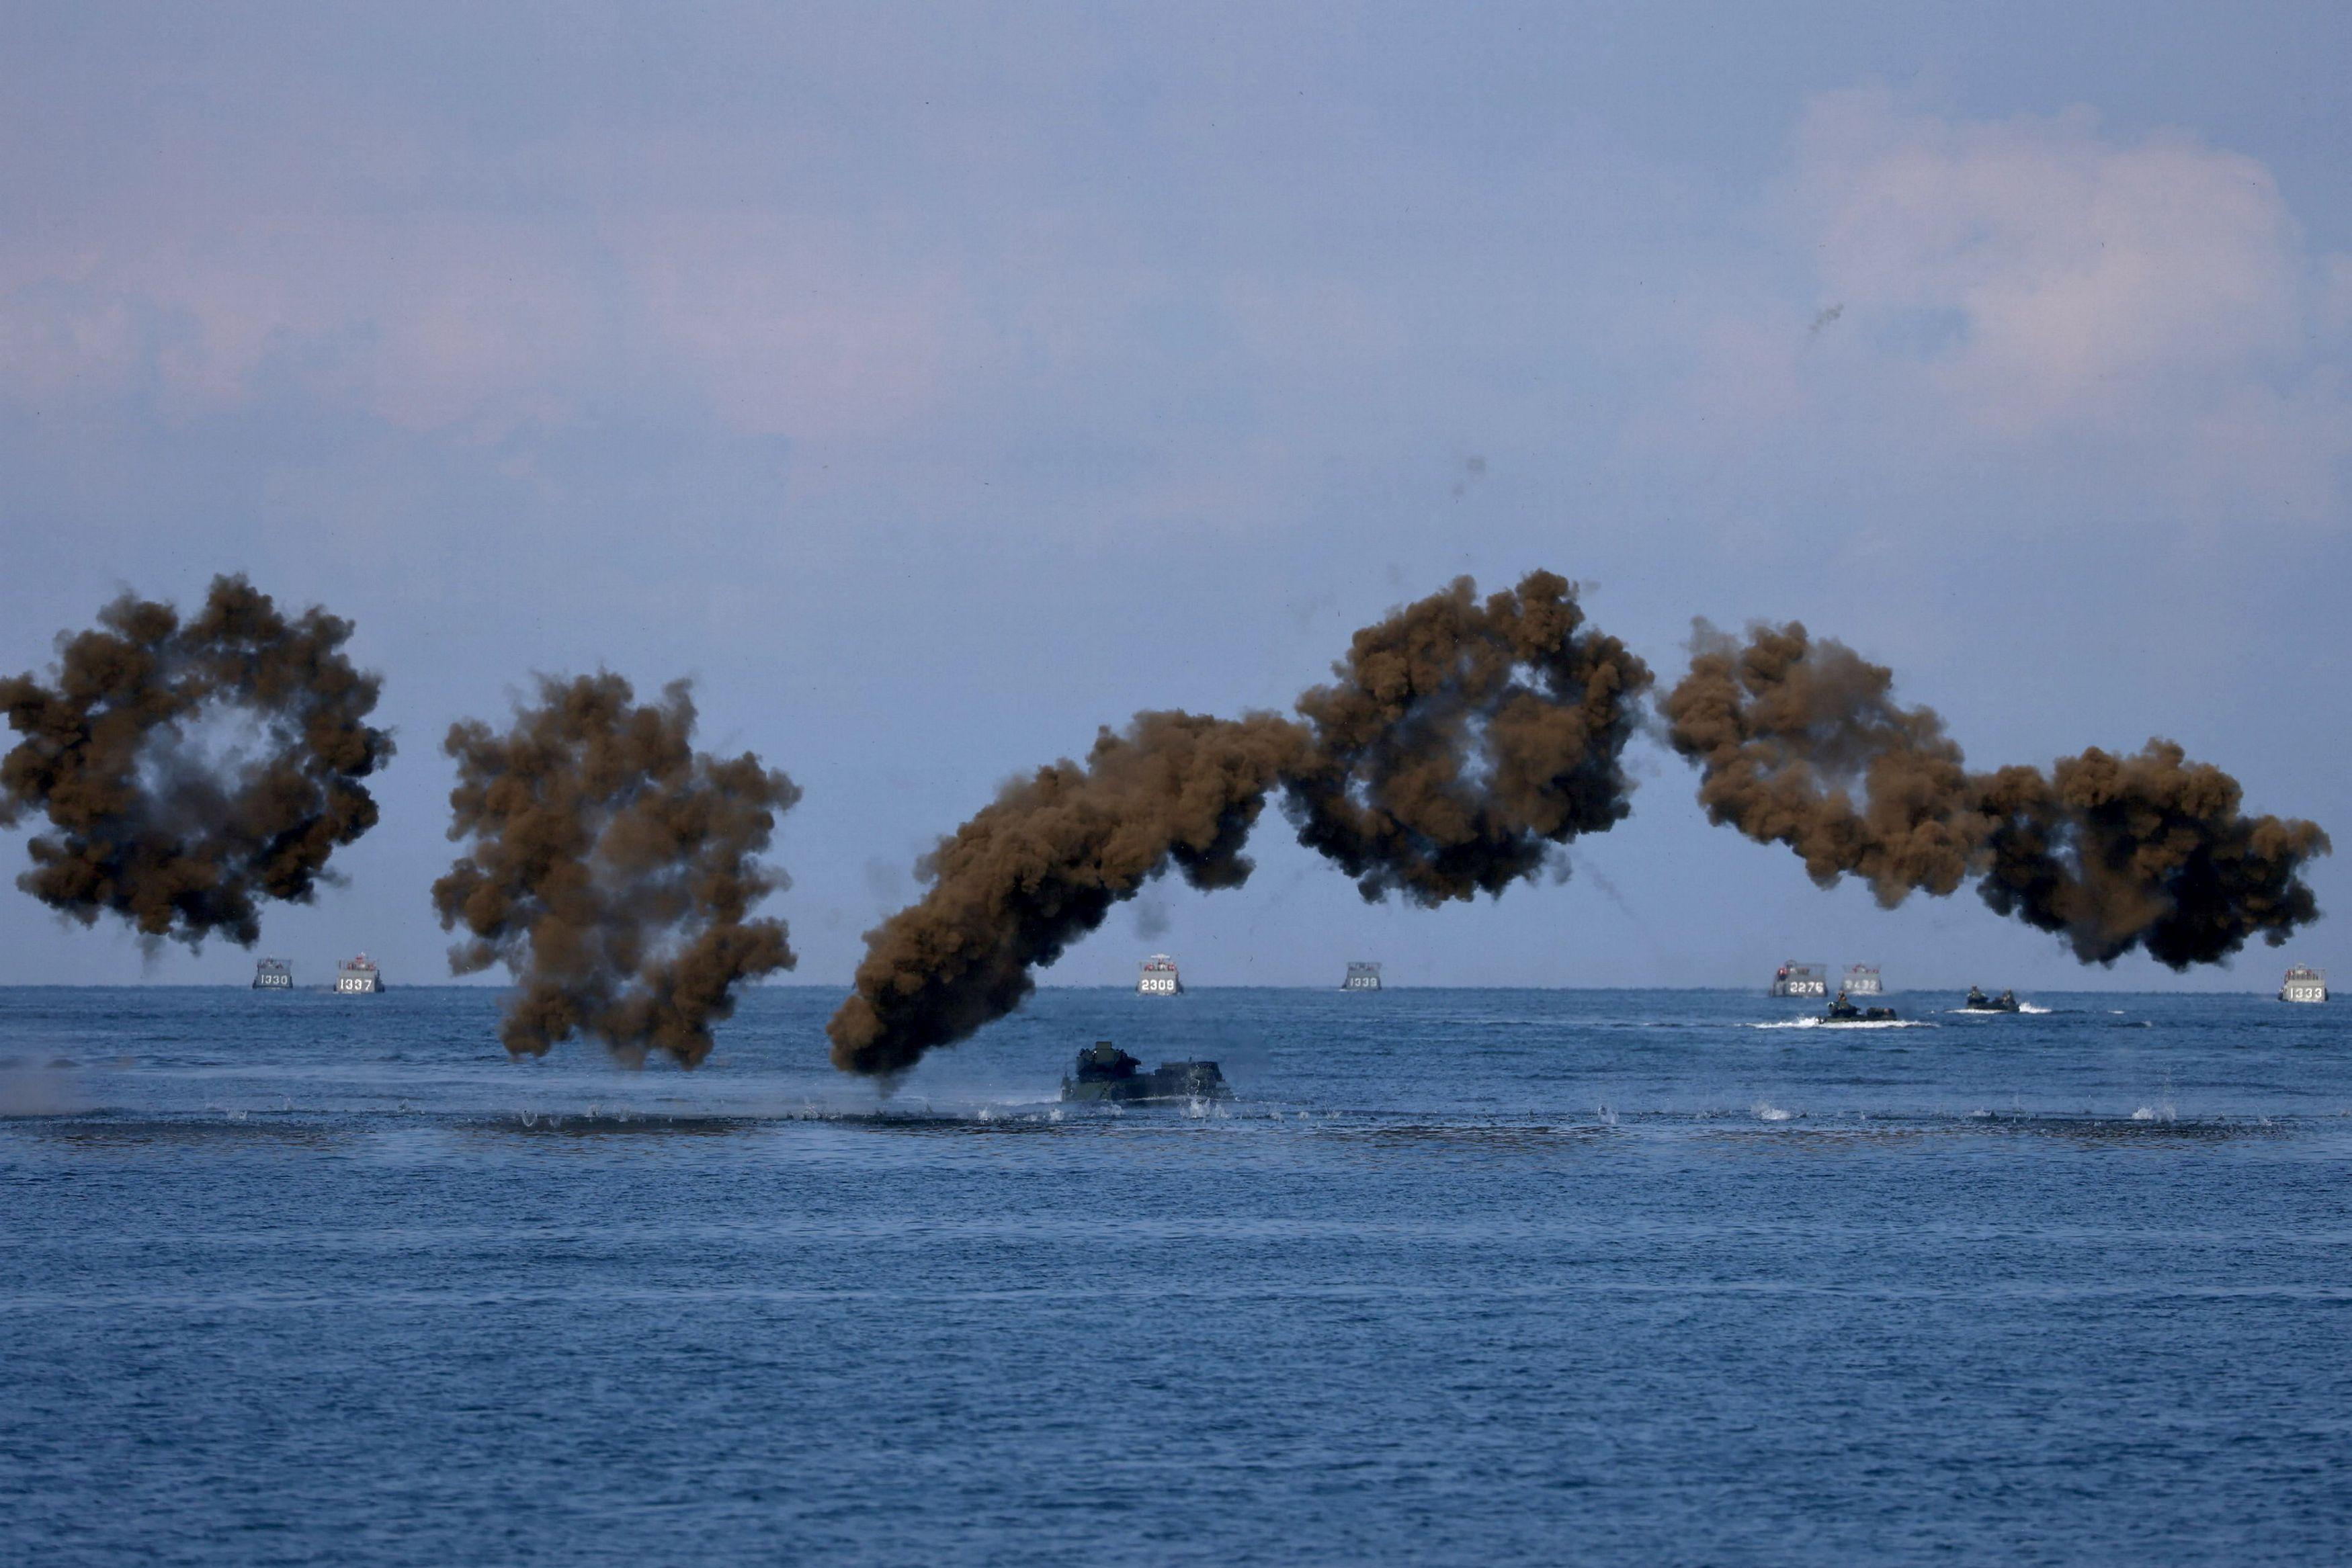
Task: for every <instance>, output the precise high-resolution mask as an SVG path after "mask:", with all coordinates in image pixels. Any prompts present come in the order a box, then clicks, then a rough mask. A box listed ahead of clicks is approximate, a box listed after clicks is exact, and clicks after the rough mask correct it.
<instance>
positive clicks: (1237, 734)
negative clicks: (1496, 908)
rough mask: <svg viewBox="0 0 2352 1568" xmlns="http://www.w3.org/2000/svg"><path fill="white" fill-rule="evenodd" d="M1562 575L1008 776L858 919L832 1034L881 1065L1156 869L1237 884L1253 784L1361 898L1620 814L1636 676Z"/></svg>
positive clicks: (1493, 878)
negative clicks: (1226, 709) (1256, 710)
mask: <svg viewBox="0 0 2352 1568" xmlns="http://www.w3.org/2000/svg"><path fill="white" fill-rule="evenodd" d="M1582 622H1583V616H1582V612H1580V609H1579V608H1578V605H1577V603H1576V599H1575V594H1574V592H1573V591H1572V590H1571V589H1570V585H1569V583H1568V582H1567V581H1566V580H1564V579H1562V578H1559V577H1557V576H1554V575H1553V574H1551V573H1549V572H1540V571H1539V572H1535V573H1532V574H1530V575H1529V576H1528V578H1527V579H1526V580H1524V581H1522V582H1521V583H1520V584H1519V585H1518V587H1517V589H1516V590H1515V591H1509V592H1504V593H1497V594H1495V595H1493V596H1491V597H1490V598H1488V599H1486V601H1483V602H1481V601H1479V600H1478V598H1477V597H1476V592H1475V589H1474V587H1473V585H1472V584H1471V582H1470V581H1469V580H1468V579H1466V578H1465V579H1463V580H1459V581H1457V582H1455V583H1454V585H1453V586H1452V587H1451V588H1449V589H1447V590H1446V591H1444V592H1441V593H1437V594H1433V595H1432V596H1431V597H1429V598H1427V599H1424V600H1423V601H1419V602H1418V603H1415V604H1412V605H1409V606H1407V607H1405V608H1404V609H1402V610H1400V611H1398V612H1396V613H1395V614H1393V615H1391V617H1390V618H1389V619H1388V620H1386V621H1383V622H1381V623H1380V624H1378V625H1375V626H1370V627H1367V628H1365V629H1364V630H1363V631H1361V632H1358V633H1357V634H1356V638H1355V643H1354V645H1353V647H1352V648H1351V649H1350V650H1349V655H1348V657H1347V659H1346V660H1345V661H1344V662H1343V663H1341V664H1339V665H1337V666H1335V667H1334V673H1335V674H1338V676H1339V680H1338V681H1337V682H1336V683H1335V684H1333V685H1328V686H1319V687H1317V688H1316V689H1314V690H1312V691H1310V692H1308V693H1307V694H1306V695H1304V696H1302V697H1301V698H1300V699H1299V701H1298V705H1297V706H1298V714H1299V717H1298V718H1297V719H1296V720H1294V719H1290V718H1286V717H1284V716H1279V715H1276V714H1251V715H1248V716H1244V717H1242V718H1239V719H1220V718H1213V717H1206V716H1200V715H1194V714H1184V713H1145V714H1139V715H1138V716H1136V717H1135V719H1134V720H1133V721H1132V722H1131V723H1130V724H1129V726H1128V727H1127V728H1126V729H1125V730H1123V731H1120V732H1118V733H1113V732H1112V731H1110V730H1108V729H1105V730H1103V731H1102V732H1101V733H1100V734H1099V735H1098V736H1097V738H1096V741H1095V745H1094V748H1093V750H1092V751H1091V752H1090V753H1089V754H1088V755H1087V760H1086V761H1085V762H1084V763H1083V764H1079V763H1073V762H1067V761H1065V762H1057V763H1055V764H1054V765H1052V766H1050V767H1047V768H1040V769H1039V770H1038V771H1037V772H1036V773H1035V774H1034V776H1032V777H1030V778H1028V779H1019V780H1016V781H1015V782H1013V783H1012V784H1010V785H1008V786H1007V787H1006V788H1005V789H1004V790H1003V792H1002V793H1001V794H1000V795H999V796H998V797H997V799H996V800H995V801H994V802H993V803H992V804H991V805H989V806H988V807H987V808H985V809H984V810H982V811H981V812H980V814H979V815H978V816H976V817H974V818H972V819H971V821H968V822H966V823H964V824H963V826H961V828H959V829H957V830H956V831H955V834H954V835H953V836H952V837H950V838H949V839H946V840H944V841H941V843H940V846H939V848H938V849H937V850H936V851H934V852H932V853H930V854H929V855H928V856H926V857H925V858H924V860H923V862H921V865H920V867H919V870H920V872H921V873H922V875H923V876H924V877H925V879H926V880H928V881H929V883H930V891H929V893H928V894H926V895H925V896H924V897H923V898H922V899H921V900H920V901H919V903H917V904H913V905H912V906H910V907H908V908H907V909H904V910H901V911H900V912H899V913H898V914H897V915H892V916H891V917H890V918H889V919H888V920H887V921H886V922H884V923H883V925H881V926H880V927H879V928H878V929H877V930H875V931H872V932H869V933H868V934H867V936H866V958H865V961H864V962H863V963H861V964H860V965H859V966H858V969H857V989H856V995H854V996H852V997H851V998H849V1000H848V1001H846V1002H845V1003H844V1004H843V1006H842V1008H841V1010H840V1011H839V1012H837V1013H836V1014H835V1016H834V1018H833V1020H832V1022H831V1023H830V1024H829V1025H827V1027H826V1032H827V1033H828V1034H830V1035H831V1036H832V1039H833V1060H834V1062H835V1065H836V1066H838V1067H841V1068H844V1069H845V1070H847V1071H854V1072H863V1073H870V1074H877V1075H888V1074H892V1073H897V1072H900V1071H905V1070H906V1069H907V1068H908V1067H911V1066H912V1065H913V1064H914V1063H915V1062H916V1061H917V1060H919V1058H920V1057H921V1055H922V1054H923V1052H924V1051H927V1050H929V1049H930V1048H931V1047H933V1046H937V1045H945V1044H949V1043H951V1042H953V1041H955V1040H961V1039H963V1038H964V1037H965V1036H967V1035H969V1034H971V1032H972V1031H973V1030H976V1029H979V1028H980V1027H981V1026H982V1025H983V1024H985V1023H988V1022H990V1021H991V1020H992V1019H999V1018H1002V1017H1003V1016H1004V1015H1005V1014H1006V1013H1008V1012H1010V1011H1012V1010H1013V1009H1014V1008H1016V1007H1018V1006H1019V1005H1020V1004H1021V1002H1022V1000H1023V999H1024V998H1026V997H1027V996H1028V995H1029V993H1030V991H1031V990H1032V989H1033V988H1034V981H1033V980H1032V978H1031V971H1032V970H1033V969H1034V968H1035V967H1037V966H1039V965H1042V964H1050V963H1052V962H1053V961H1054V960H1055V958H1057V957H1059V956H1061V954H1062V952H1063V950H1064V949H1065V948H1066V947H1067V946H1069V944H1070V943H1071V942H1073V941H1075V940H1076V939H1077V938H1078V937H1080V936H1085V935H1086V934H1087V932H1090V931H1092V930H1094V929H1095V928H1096V927H1097V926H1098V925H1101V924H1102V921H1103V919H1104V917H1105V915H1108V912H1109V910H1110V907H1111V905H1112V904H1115V903H1117V902H1118V901H1119V900H1121V899H1126V898H1131V897H1133V896H1134V895H1135V894H1136V893H1137V892H1138V891H1139V889H1141V888H1142V887H1143V886H1144V884H1145V883H1148V882H1150V880H1151V879H1152V878H1154V877H1156V876H1159V875H1160V874H1162V873H1166V872H1167V871H1169V870H1170V869H1171V868H1172V869H1174V870H1175V871H1176V872H1177V873H1178V874H1179V875H1181V876H1182V877H1183V878H1184V880H1185V881H1187V882H1189V883H1192V885H1193V886H1195V887H1200V888H1218V887H1237V886H1239V885H1240V884H1241V883H1243V882H1244V880H1246V879H1247V877H1248V875H1249V873H1250V870H1251V866H1250V862H1249V861H1248V859H1247V858H1246V857H1244V855H1243V853H1242V848H1243V844H1244V841H1246V840H1247V838H1248V836H1249V831H1250V829H1251V828H1252V826H1254V825H1255V822H1256V821H1257V819H1258V816H1259V813H1260V812H1261V811H1262V810H1264V808H1265V801H1266V799H1267V797H1268V796H1269V795H1270V794H1271V793H1272V792H1273V791H1274V790H1275V789H1276V788H1277V787H1279V788H1281V789H1282V790H1283V791H1284V809H1285V810H1286V813H1287V814H1288V815H1289V817H1290V819H1291V821H1292V822H1293V824H1294V825H1295V826H1296V828H1297V831H1298V837H1299V841H1301V842H1302V843H1305V844H1307V845H1308V846H1310V847H1311V848H1313V849H1316V850H1318V852H1321V853H1323V854H1325V855H1327V856H1328V857H1330V858H1331V859H1332V860H1334V861H1336V862H1339V864H1340V865H1341V866H1342V867H1343V868H1345V869H1346V871H1347V872H1348V873H1349V875H1351V876H1353V877H1354V878H1356V881H1357V885H1358V887H1359V888H1360V890H1361V891H1362V893H1363V894H1364V896H1365V897H1366V898H1368V899H1379V898H1382V897H1384V896H1386V895H1387V894H1389V893H1391V892H1396V893H1400V894H1402V895H1403V896H1404V897H1406V898H1407V899H1409V900H1411V901H1412V902H1414V903H1417V904H1439V903H1442V902H1444V901H1445V900H1447V899H1454V898H1464V899H1466V898H1470V897H1472V896H1474V895H1475V894H1477V893H1480V892H1486V893H1499V892H1500V891H1501V890H1502V889H1503V888H1505V887H1507V886H1508V885H1509V884H1510V883H1512V882H1514V881H1516V880H1517V879H1519V878H1522V877H1526V876H1529V875H1532V874H1534V873H1538V871H1540V870H1542V869H1543V868H1544V867H1545V866H1546V865H1547V864H1551V863H1555V862H1556V859H1557V852H1558V849H1559V846H1561V845H1564V844H1565V843H1567V841H1569V840H1570V839H1571V838H1573V837H1575V836H1576V835H1577V834H1579V833H1584V832H1596V831H1602V830H1605V829H1607V828H1608V827H1610V826H1611V825H1612V824H1613V823H1615V822H1616V821H1619V820H1620V819H1622V817H1623V816H1624V815H1625V814H1626V810H1627V805H1626V800H1625V797H1626V796H1627V794H1628V793H1629V792H1630V790H1631V788H1632V786H1631V782H1630V781H1629V780H1628V779H1626V777H1625V774H1624V771H1623V769H1622V766H1621V762H1620V759H1621V754H1622V751H1623V749H1624V746H1625V743H1626V741H1627V740H1628V739H1630V738H1631V737H1632V735H1633V730H1634V728H1635V727H1636V724H1637V722H1638V704H1639V699H1640V695H1641V693H1642V692H1643V690H1644V689H1645V688H1646V687H1647V686H1648V685H1649V681H1650V672H1649V670H1648V669H1647V668H1646V667H1645V666H1644V665H1643V664H1642V662H1641V661H1640V660H1639V659H1637V658H1635V657H1633V654H1631V653H1628V652H1626V650H1625V648H1624V646H1623V645H1622V643H1618V642H1617V641H1616V639H1614V638H1612V637H1607V636H1602V635H1600V634H1598V633H1595V632H1589V631H1582V630H1580V628H1581V627H1582Z"/></svg>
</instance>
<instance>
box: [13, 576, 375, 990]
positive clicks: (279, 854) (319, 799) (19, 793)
mask: <svg viewBox="0 0 2352 1568" xmlns="http://www.w3.org/2000/svg"><path fill="white" fill-rule="evenodd" d="M351 634H352V624H351V622H348V621H342V620H339V619H337V618H336V617H334V616H332V615H330V614H328V613H327V612H325V611H323V610H320V609H318V608H316V607H313V608H311V609H310V610H307V611H305V612H302V614H300V615H299V616H298V617H296V618H294V619H292V620H290V621H289V619H287V618H286V617H285V616H284V615H283V614H281V613H280V612H278V607H277V606H276V604H274V603H273V602H271V601H270V599H269V596H268V594H265V593H262V592H260V591H257V590H256V589H255V588H254V587H253V585H252V584H251V583H249V582H247V580H245V579H244V578H242V577H221V578H215V580H213V584H212V588H211V591H210V592H209V593H208V594H207V595H206V596H205V603H204V608H203V609H202V610H201V611H200V612H198V613H197V614H196V616H195V618H194V620H192V621H187V622H183V621H182V620H181V619H180V615H179V612H178V611H176V610H175V609H173V607H172V606H171V605H169V604H162V603H156V602H153V601H147V600H141V599H136V598H133V597H131V596H130V595H128V594H126V595H124V596H123V597H122V598H121V599H119V600H117V601H114V602H113V603H112V604H110V605H108V606H107V607H106V608H105V609H104V610H103V611H101V612H100V613H99V624H98V625H97V626H96V627H94V628H92V629H90V630H89V631H85V632H74V633H70V634H66V635H61V636H60V637H59V639H58V664H57V666H56V668H55V669H54V670H53V671H52V673H51V674H50V675H49V677H48V679H47V680H46V681H44V680H42V679H40V678H38V677H37V676H35V675H32V674H24V675H18V676H16V677H14V678H13V679H8V680H0V708H5V711H6V713H7V716H8V723H9V727H11V728H12V729H14V730H15V731H16V733H17V734H18V735H19V736H21V737H24V738H22V739H21V740H19V741H18V742H17V743H16V747H14V748H13V749H12V750H11V751H9V753H8V754H7V757H6V758H5V760H0V826H9V827H13V826H15V825H16V823H17V822H18V821H21V820H22V819H23V818H24V817H25V816H26V814H27V813H32V814H36V815H38V816H40V817H42V818H44V819H45V820H46V821H47V824H48V830H49V831H42V832H37V833H36V834H35V835H34V837H33V838H32V840H31V841H30V842H29V844H28V846H27V847H28V849H29V851H30V853H31V855H32V860H33V869H32V870H30V871H28V872H26V873H24V874H23V875H21V876H19V877H18V878H17V885H18V886H19V887H22V888H23V889H24V890H25V891H26V892H27V893H29V894H32V895H33V896H34V897H36V898H37V899H39V900H40V901H41V902H42V903H44V904H48V905H50V906H51V907H53V908H55V909H58V910H61V911H63V912H64V913H65V914H67V915H70V916H72V917H73V918H74V919H76V920H79V921H80V922H81V923H82V924H83V925H90V924H92V923H94V922H95V921H96V920H97V919H98V917H99V915H101V914H113V915H120V916H121V917H122V918H123V919H125V920H127V921H129V922H130V923H131V925H132V927H133V928H134V929H135V930H137V931H138V933H139V934H140V935H141V936H142V937H145V938H148V939H151V940H153V939H161V938H165V937H168V938H170V939H172V940H173V941H178V942H184V943H186V944H187V945H188V946H190V947H196V946H201V945H202V944H203V941H204V939H205V937H206V936H215V935H218V936H226V937H227V938H228V939H229V940H231V941H233V942H236V943H239V944H243V945H246V946H250V945H251V944H252V943H253V942H254V941H255V939H256V938H257V937H258V936H260V934H261V916H260V908H259V904H260V901H261V900H263V899H265V898H274V899H281V900H286V901H289V902H293V903H307V902H308V901H309V900H310V897H311V895H312V893H313V891H314V890H315V889H316V887H317V885H318V883H320V881H321V880H326V879H328V878H329V875H330V873H329V872H328V869H327V863H328V859H329V857H330V856H331V854H332V853H333V852H334V851H335V850H336V849H337V848H338V847H339V846H341V845H343V844H348V843H350V842H352V841H353V840H355V839H357V838H358V837H359V836H360V835H361V834H362V833H364V832H366V831H368V829H369V828H371V827H373V826H374V824H375V821H376V805H375V800H374V799H373V797H372V796H371V795H370V794H369V793H368V790H367V787H366V785H365V784H364V783H363V782H362V780H364V779H367V778H368V777H369V776H370V775H371V774H373V772H375V770H376V769H377V768H381V767H382V766H383V763H384V762H385V760H386V759H387V758H390V757H391V756H392V752H393V744H392V737H391V736H389V735H388V734H386V733H385V732H384V731H383V730H380V729H376V728H373V727H370V726H369V724H368V723H367V716H368V715H369V714H370V713H371V712H372V711H373V709H374V707H375V703H376V695H377V692H378V687H379V682H378V680H377V677H375V676H374V675H373V674H362V673H361V672H360V671H358V670H356V669H354V668H353V667H352V663H351V661H350V660H349V659H348V658H347V657H346V656H345V655H344V653H343V644H344V643H346V642H348V641H349V640H350V638H351ZM215 743H217V744H215Z"/></svg>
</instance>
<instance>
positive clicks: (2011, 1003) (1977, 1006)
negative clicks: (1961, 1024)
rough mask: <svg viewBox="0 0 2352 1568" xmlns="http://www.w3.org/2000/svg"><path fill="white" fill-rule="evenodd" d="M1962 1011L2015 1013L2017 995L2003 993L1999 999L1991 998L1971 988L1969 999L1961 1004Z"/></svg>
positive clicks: (2012, 992) (2007, 992)
mask: <svg viewBox="0 0 2352 1568" xmlns="http://www.w3.org/2000/svg"><path fill="white" fill-rule="evenodd" d="M1960 1010H1961V1011H1962V1012H1964V1013H2013V1012H2015V1011H2016V1010H2017V993H2016V992H2015V991H2003V992H2001V994H2000V995H1999V996H1997V997H1989V996H1986V995H1985V994H1984V993H1983V992H1982V991H1980V990H1979V989H1978V988H1976V987H1974V986H1970V987H1969V999H1968V1000H1967V1001H1964V1002H1962V1003H1961V1004H1960Z"/></svg>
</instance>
